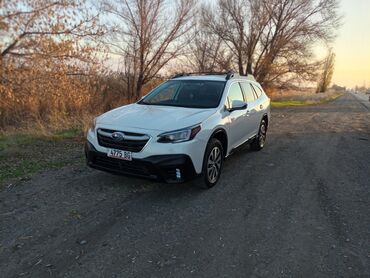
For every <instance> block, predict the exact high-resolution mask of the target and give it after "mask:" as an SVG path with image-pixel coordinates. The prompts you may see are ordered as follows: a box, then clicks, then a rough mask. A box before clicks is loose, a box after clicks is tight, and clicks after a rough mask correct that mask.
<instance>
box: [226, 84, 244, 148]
mask: <svg viewBox="0 0 370 278" xmlns="http://www.w3.org/2000/svg"><path fill="white" fill-rule="evenodd" d="M233 100H240V101H245V99H244V95H243V92H242V89H241V87H240V85H239V82H234V83H232V84H231V85H230V87H229V91H228V94H227V98H226V103H225V106H226V108H227V109H230V108H231V104H232V102H233ZM228 118H229V121H228V129H229V142H230V146H231V147H232V148H235V147H237V146H238V145H240V144H241V143H243V141H244V140H245V136H246V132H247V131H246V124H245V118H246V109H243V110H235V111H232V112H229V115H228Z"/></svg>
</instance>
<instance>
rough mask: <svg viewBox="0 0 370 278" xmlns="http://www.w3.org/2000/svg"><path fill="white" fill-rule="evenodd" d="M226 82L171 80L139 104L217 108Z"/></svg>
mask: <svg viewBox="0 0 370 278" xmlns="http://www.w3.org/2000/svg"><path fill="white" fill-rule="evenodd" d="M224 86H225V82H222V81H204V80H202V81H197V80H170V81H168V82H166V83H163V84H162V85H161V86H159V87H158V88H156V89H155V90H154V91H152V92H151V93H150V94H149V95H147V96H146V97H145V98H144V99H142V100H141V101H140V102H139V104H147V105H166V106H181V107H189V108H215V107H217V106H218V104H219V103H220V99H221V96H222V92H223V90H224Z"/></svg>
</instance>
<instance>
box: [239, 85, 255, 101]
mask: <svg viewBox="0 0 370 278" xmlns="http://www.w3.org/2000/svg"><path fill="white" fill-rule="evenodd" d="M241 85H242V88H243V92H244V96H245V98H246V100H247V103H248V102H252V101H254V100H255V99H256V96H255V94H254V92H253V88H252V87H251V86H250V84H249V83H248V82H243V83H241Z"/></svg>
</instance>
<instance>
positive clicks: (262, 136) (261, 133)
mask: <svg viewBox="0 0 370 278" xmlns="http://www.w3.org/2000/svg"><path fill="white" fill-rule="evenodd" d="M266 137H267V124H266V121H265V120H264V119H263V120H262V121H261V123H260V128H259V130H258V135H257V137H256V139H254V141H253V143H252V144H251V147H252V149H253V150H255V151H260V150H262V149H263V147H264V146H265V143H266Z"/></svg>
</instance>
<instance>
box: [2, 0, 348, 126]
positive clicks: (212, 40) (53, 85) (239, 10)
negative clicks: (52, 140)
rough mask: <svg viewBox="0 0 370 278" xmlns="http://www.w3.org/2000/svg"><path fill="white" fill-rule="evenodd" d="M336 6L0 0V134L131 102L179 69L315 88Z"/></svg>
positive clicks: (302, 1) (282, 1)
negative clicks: (319, 54) (319, 52)
mask: <svg viewBox="0 0 370 278" xmlns="http://www.w3.org/2000/svg"><path fill="white" fill-rule="evenodd" d="M338 5H339V3H338V0H218V1H204V2H203V1H200V2H199V1H196V0H175V1H170V0H102V1H99V2H97V1H89V0H19V1H6V0H0V37H1V40H0V68H1V69H0V96H1V98H0V109H1V110H0V128H4V127H6V126H9V125H15V124H17V123H18V122H20V121H21V122H24V123H27V124H28V123H29V122H32V123H38V122H40V124H42V123H43V122H47V123H51V124H52V123H64V122H69V121H70V120H71V118H77V119H81V118H83V117H85V115H88V114H89V113H96V111H97V110H106V109H109V108H112V107H113V106H116V105H119V104H122V103H125V102H127V101H133V100H136V99H138V98H140V97H141V95H142V94H143V93H144V92H146V91H147V90H148V89H150V88H151V87H152V86H154V85H155V84H156V83H157V82H159V81H157V80H158V78H160V77H163V76H168V75H171V74H174V73H178V72H183V71H192V72H194V71H199V72H204V71H227V70H234V71H236V72H239V73H240V74H243V75H245V74H253V75H254V76H255V78H256V79H257V80H258V81H259V82H260V83H261V84H262V85H263V86H265V87H273V86H287V85H289V84H291V83H292V82H295V83H296V82H316V81H318V80H319V79H320V80H321V81H320V82H321V83H322V84H323V83H325V82H323V81H322V80H323V79H324V78H323V76H324V75H325V76H326V77H330V75H331V74H332V70H330V69H326V68H325V65H331V64H332V63H330V61H333V59H331V60H330V61H328V59H325V60H324V61H318V60H316V59H315V58H314V46H315V45H317V44H318V43H325V44H327V45H330V43H331V42H332V41H333V39H334V38H335V30H336V28H337V27H338V26H339V24H340V19H341V18H340V15H339V14H338ZM112 64H115V65H118V67H117V68H115V69H114V70H112ZM320 69H323V70H322V71H321V73H320ZM319 73H320V74H321V78H319V77H318V74H319ZM327 79H328V78H325V80H327ZM329 79H330V78H329ZM329 82H330V81H329ZM326 83H327V82H326Z"/></svg>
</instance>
